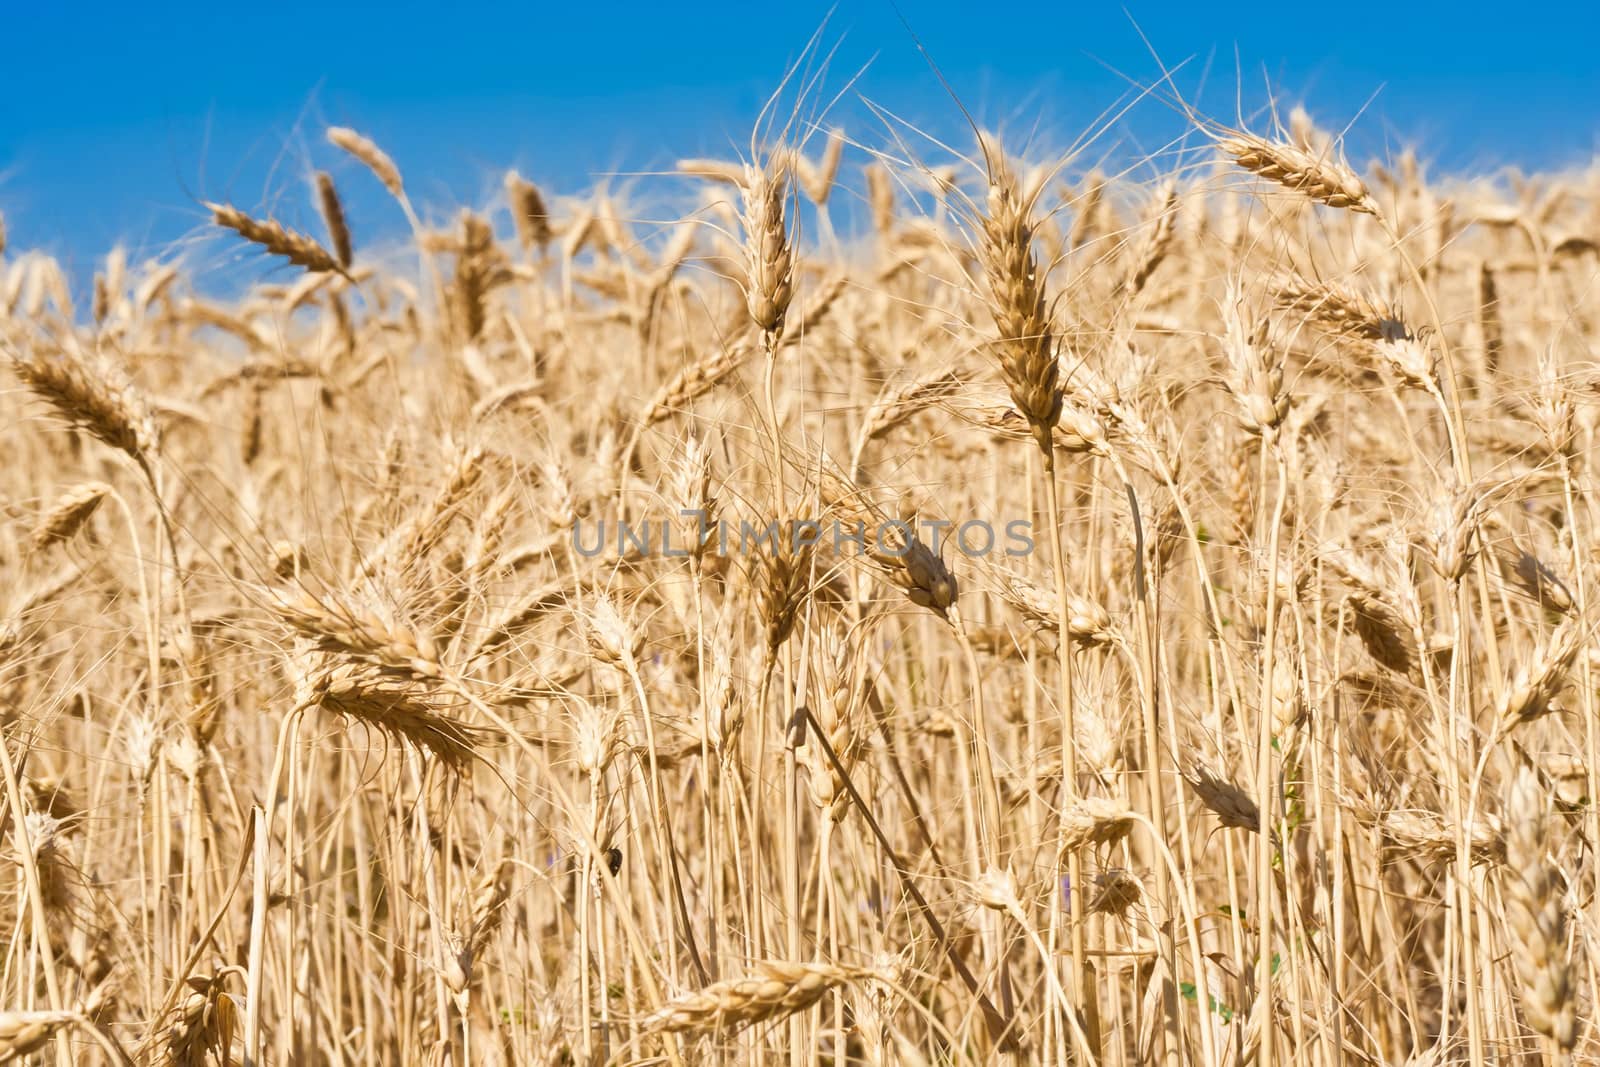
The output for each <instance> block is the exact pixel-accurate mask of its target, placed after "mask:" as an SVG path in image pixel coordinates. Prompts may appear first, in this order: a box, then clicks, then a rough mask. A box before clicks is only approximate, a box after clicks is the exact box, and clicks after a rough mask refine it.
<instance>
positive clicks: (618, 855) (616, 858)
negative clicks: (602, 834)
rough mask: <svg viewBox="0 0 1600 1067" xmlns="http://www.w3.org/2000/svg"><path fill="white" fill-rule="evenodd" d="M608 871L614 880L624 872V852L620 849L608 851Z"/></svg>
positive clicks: (609, 849)
mask: <svg viewBox="0 0 1600 1067" xmlns="http://www.w3.org/2000/svg"><path fill="white" fill-rule="evenodd" d="M606 870H608V871H610V872H611V876H612V877H613V878H614V877H616V876H617V874H618V873H619V872H620V871H621V870H622V850H621V849H620V848H608V849H606Z"/></svg>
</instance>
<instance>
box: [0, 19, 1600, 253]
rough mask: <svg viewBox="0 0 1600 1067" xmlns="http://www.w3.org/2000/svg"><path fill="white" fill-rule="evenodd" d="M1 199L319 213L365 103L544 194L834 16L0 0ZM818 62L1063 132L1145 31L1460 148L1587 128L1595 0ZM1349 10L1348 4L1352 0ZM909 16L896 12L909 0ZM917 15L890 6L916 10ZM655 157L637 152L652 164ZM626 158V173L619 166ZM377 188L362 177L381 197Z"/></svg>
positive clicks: (1376, 136)
mask: <svg viewBox="0 0 1600 1067" xmlns="http://www.w3.org/2000/svg"><path fill="white" fill-rule="evenodd" d="M0 7H3V8H4V9H5V10H4V14H3V16H0V32H3V34H4V37H5V40H4V43H3V45H0V55H3V56H4V64H3V68H0V69H3V70H4V84H5V91H4V92H0V213H3V214H4V215H5V217H6V221H7V225H8V228H9V229H10V231H11V235H12V242H13V244H14V245H16V246H19V247H33V246H43V247H46V248H48V249H50V250H52V251H54V252H56V253H57V254H59V255H62V256H64V257H66V258H67V259H68V260H69V261H71V262H72V264H73V268H74V271H75V272H77V271H82V270H83V269H84V268H85V267H86V266H87V263H88V260H89V259H90V257H93V256H95V255H98V254H99V253H101V252H103V251H104V250H105V249H106V248H108V247H109V246H110V245H111V244H112V243H113V242H115V241H119V240H120V241H122V242H124V243H125V244H127V245H128V246H129V248H130V249H131V250H132V251H133V252H134V253H135V254H136V255H148V254H153V253H154V252H156V251H159V250H160V249H161V248H163V247H166V246H167V245H169V244H170V243H171V242H173V241H176V240H180V239H182V238H184V237H185V236H186V235H193V234H195V233H197V232H199V230H200V228H201V224H202V222H203V220H204V214H203V212H202V211H201V210H200V209H199V207H198V206H197V202H198V200H200V199H229V200H232V201H233V202H235V203H237V204H239V205H240V206H243V207H248V208H251V209H260V208H263V207H266V206H270V207H271V208H272V209H273V210H274V211H275V212H277V213H279V214H281V215H283V216H284V217H285V218H286V221H291V222H293V221H295V220H299V221H301V222H302V223H303V224H304V225H306V226H307V227H308V228H309V227H314V226H315V222H314V215H313V214H312V213H311V210H310V208H309V206H308V205H309V203H310V200H309V198H308V197H307V196H306V195H305V192H304V184H303V182H304V179H305V176H306V175H307V173H308V172H309V170H310V169H311V168H312V167H313V166H324V167H326V166H330V165H333V166H334V169H335V173H336V174H338V175H339V176H340V182H341V185H342V186H344V187H345V188H346V190H347V197H348V196H349V195H350V191H351V190H353V189H354V187H355V186H356V185H357V183H358V182H359V181H360V179H359V178H358V177H357V176H356V175H355V174H353V173H352V172H351V171H350V169H349V164H348V161H345V160H343V159H342V157H340V156H339V155H338V153H336V152H334V151H333V150H332V149H330V148H328V147H327V146H326V145H324V144H323V143H322V141H321V137H320V132H321V129H322V128H323V127H324V126H325V125H327V124H330V123H336V124H344V125H350V126H354V127H356V128H358V129H360V130H362V131H363V132H365V133H367V134H369V135H371V136H372V137H373V138H374V139H376V140H377V141H378V142H379V143H380V144H381V145H383V146H384V147H385V149H387V150H388V151H389V153H390V154H391V155H392V156H394V158H395V159H396V160H397V162H398V163H399V164H400V166H401V168H402V169H403V170H404V171H405V173H406V176H407V184H408V186H409V187H411V188H412V189H414V190H416V193H417V198H418V199H419V200H420V201H422V202H423V203H424V204H428V205H432V206H433V207H434V208H435V209H437V210H440V211H442V210H444V209H445V208H446V207H448V206H449V205H452V204H458V203H462V202H473V201H481V200H483V199H485V198H486V197H487V196H488V195H490V193H491V192H492V191H493V190H494V189H495V188H497V187H498V184H499V178H500V175H501V174H502V173H503V170H504V168H505V167H507V166H512V165H514V166H517V167H519V168H520V169H521V170H522V171H523V172H524V173H525V174H527V175H528V176H529V177H531V178H533V179H534V180H535V181H537V182H539V183H540V184H541V185H543V186H545V187H546V188H547V189H549V190H551V191H554V192H578V191H581V190H583V189H584V188H587V187H588V186H589V185H590V184H591V182H592V180H593V177H594V176H596V175H601V174H605V173H615V172H632V171H648V170H652V169H662V168H667V167H670V165H671V162H672V160H674V159H676V158H678V157H680V156H684V155H693V154H703V153H713V154H718V153H720V154H724V155H725V154H727V149H728V146H729V145H730V143H733V142H739V143H745V142H747V140H748V131H749V127H750V122H751V120H752V118H753V117H754V115H755V114H756V112H757V111H758V109H759V107H760V105H761V103H762V101H763V100H764V98H765V97H766V96H767V94H768V93H769V92H770V91H771V90H772V89H773V88H774V87H775V85H776V84H777V82H778V81H779V79H780V78H781V77H782V75H783V73H784V71H785V70H786V69H787V68H788V66H789V65H790V64H791V63H792V62H793V60H794V59H795V58H796V56H797V55H798V54H799V53H800V52H801V50H802V48H803V47H804V45H805V43H806V41H807V40H808V39H809V38H810V37H811V35H812V33H813V32H814V31H815V30H816V29H817V28H818V26H819V25H821V24H822V22H823V19H824V18H825V17H828V13H829V5H826V4H817V3H808V2H795V3H789V4H778V5H758V4H740V5H734V4H720V3H717V4H712V3H707V4H700V5H693V4H681V3H672V2H658V3H648V4H644V3H631V2H630V3H598V2H589V3H581V2H580V3H565V4H560V5H552V6H544V5H538V4H533V3H521V4H510V3H505V4H501V3H482V4H477V5H445V4H419V3H410V2H405V0H394V2H389V3H381V4H379V3H355V2H345V3H335V2H327V3H320V4H315V5H313V4H305V3H299V2H295V0H279V2H276V3H271V4H260V5H253V6H250V7H248V8H247V7H246V6H245V5H233V4H224V3H215V2H212V3H206V4H188V3H170V4H163V3H159V2H153V3H150V4H108V3H103V2H100V0H81V2H79V3H56V4H47V3H33V2H28V0H0ZM832 10H833V13H832V15H831V18H829V21H828V22H827V25H826V27H825V29H824V31H823V35H824V40H825V41H826V42H827V44H828V45H829V46H830V47H835V46H836V50H835V52H834V56H833V59H832V62H831V65H830V68H829V73H828V76H827V78H826V79H825V82H824V86H825V88H826V89H828V90H834V91H836V90H839V89H842V88H844V87H845V86H846V84H847V83H848V82H849V81H850V79H851V77H852V76H853V75H855V74H856V73H857V72H860V71H862V70H863V68H865V69H864V73H862V74H861V76H860V78H859V80H858V81H857V82H856V83H855V86H854V90H853V91H852V93H851V95H850V97H849V99H847V100H846V102H845V103H843V104H842V105H841V107H840V109H839V111H838V112H837V113H836V114H837V115H838V116H839V117H840V119H841V121H842V122H843V123H844V124H845V126H846V128H847V130H848V132H849V133H850V134H851V135H852V136H853V137H857V138H859V139H861V140H862V141H864V142H867V143H873V144H884V143H886V142H887V140H888V135H887V132H886V130H885V128H884V127H883V125H882V123H881V122H879V121H878V120H875V119H871V118H870V117H869V116H868V112H867V111H866V110H865V109H864V108H863V107H862V106H861V105H860V103H859V100H858V99H857V95H858V94H859V96H864V97H866V98H868V99H870V100H872V101H873V102H875V103H878V104H881V105H882V106H884V107H886V108H888V109H890V110H892V111H893V112H895V113H896V114H898V115H901V116H904V117H906V118H908V119H911V120H915V121H917V122H918V123H919V124H922V125H924V126H926V127H927V128H930V129H934V130H939V131H953V130H955V129H956V128H957V127H956V125H955V124H956V122H958V120H959V113H958V112H957V111H956V109H955V106H954V104H953V102H952V101H951V99H950V98H949V97H948V96H947V95H946V94H945V92H944V90H943V89H942V88H941V86H940V85H939V83H938V81H937V79H936V78H935V77H934V75H933V74H932V73H931V72H930V70H929V68H928V66H927V64H926V62H925V61H924V60H923V58H922V57H921V56H920V55H919V53H918V52H917V50H916V47H915V44H914V41H913V37H912V33H913V32H914V33H915V34H916V35H917V36H918V37H920V38H921V40H922V42H923V44H924V45H925V46H926V48H927V49H928V51H929V53H930V54H931V56H932V58H933V59H934V60H935V61H936V62H937V63H938V64H939V65H940V67H941V68H942V70H943V71H944V73H945V75H946V76H947V77H948V78H949V81H950V83H951V86H952V88H953V89H954V91H955V93H956V94H957V95H958V96H959V97H960V98H961V100H962V101H963V102H964V103H965V104H967V105H968V106H969V107H970V108H971V109H972V110H973V111H974V112H975V113H977V114H978V115H979V116H980V117H981V118H983V119H985V120H986V121H988V122H989V123H990V124H993V125H999V126H1004V127H1007V128H1010V129H1018V128H1021V129H1024V130H1038V131H1040V137H1041V139H1042V140H1044V141H1046V142H1050V143H1059V144H1066V143H1069V142H1070V141H1071V140H1072V139H1073V137H1074V136H1075V135H1076V134H1077V133H1078V132H1080V131H1081V130H1083V129H1084V128H1085V127H1087V126H1088V125H1089V124H1090V122H1091V121H1092V120H1093V117H1094V116H1095V115H1096V114H1097V113H1099V112H1100V111H1101V110H1103V109H1104V108H1106V107H1108V106H1110V105H1112V104H1113V103H1114V102H1115V101H1116V100H1117V99H1118V97H1119V95H1120V94H1122V93H1123V92H1125V91H1126V90H1127V87H1128V85H1129V81H1128V80H1127V79H1133V80H1138V81H1141V82H1144V83H1148V82H1150V81H1153V80H1155V78H1156V77H1157V76H1158V73H1159V67H1158V66H1157V64H1156V60H1155V59H1154V58H1152V56H1151V54H1150V52H1149V51H1148V50H1147V47H1146V44H1145V43H1144V42H1143V41H1142V40H1141V37H1140V32H1141V31H1142V32H1143V33H1144V34H1145V35H1146V36H1148V38H1149V40H1150V45H1151V46H1153V48H1154V49H1155V50H1156V51H1157V52H1158V53H1159V55H1160V57H1161V59H1162V60H1163V61H1164V62H1165V63H1167V64H1168V65H1169V66H1171V65H1176V64H1178V63H1180V62H1183V61H1186V60H1187V61H1188V65H1187V66H1186V67H1185V68H1184V69H1183V71H1182V72H1181V74H1180V76H1179V79H1178V81H1179V84H1180V86H1181V87H1182V88H1183V90H1184V92H1185V94H1186V95H1187V96H1190V97H1191V98H1193V97H1194V96H1195V95H1196V93H1197V92H1198V91H1199V89H1200V87H1201V85H1202V78H1201V75H1202V72H1203V71H1206V70H1207V69H1209V74H1208V75H1206V77H1205V79H1204V91H1203V93H1202V94H1200V95H1199V100H1200V102H1201V104H1202V105H1203V107H1204V108H1205V109H1206V110H1207V111H1208V112H1209V113H1211V114H1213V115H1217V116H1219V117H1224V118H1231V117H1232V115H1233V113H1234V109H1235V103H1234V101H1235V93H1236V90H1238V89H1239V88H1240V86H1241V84H1242V85H1243V89H1244V98H1245V100H1246V106H1247V109H1248V108H1249V107H1250V106H1252V105H1255V106H1258V105H1259V104H1260V102H1261V101H1262V99H1263V98H1264V92H1263V90H1264V87H1265V86H1268V85H1270V86H1271V87H1272V88H1273V90H1274V91H1275V92H1276V93H1278V94H1279V96H1280V99H1281V100H1282V102H1283V106H1284V110H1285V112H1286V111H1287V109H1288V106H1290V105H1292V104H1293V103H1296V102H1301V101H1304V102H1305V103H1306V104H1307V105H1308V106H1309V108H1310V110H1311V111H1312V113H1313V114H1314V115H1315V116H1316V117H1317V118H1318V120H1319V122H1321V123H1322V124H1323V125H1325V126H1330V127H1335V128H1337V127H1341V126H1343V125H1344V124H1346V123H1347V122H1349V121H1350V120H1351V119H1352V118H1353V117H1355V116H1356V115H1357V113H1358V112H1362V109H1363V107H1365V108H1366V110H1365V111H1364V112H1363V113H1361V115H1360V118H1359V120H1358V121H1357V123H1356V126H1355V129H1354V131H1353V133H1352V140H1351V144H1352V151H1351V154H1352V157H1353V158H1355V159H1357V160H1359V159H1360V158H1361V157H1362V152H1363V151H1371V152H1376V153H1380V154H1381V153H1385V152H1389V151H1393V150H1394V149H1395V148H1396V147H1397V146H1398V145H1400V144H1403V143H1407V142H1411V143H1416V144H1417V145H1419V147H1420V148H1421V150H1422V152H1423V154H1424V156H1425V157H1426V158H1430V159H1432V160H1434V161H1436V165H1437V166H1440V167H1445V168H1447V169H1451V170H1457V171H1470V170H1484V169H1492V168H1493V167H1495V166H1498V165H1502V164H1516V165H1520V166H1522V167H1524V168H1527V169H1533V168H1536V167H1539V166H1568V165H1574V164H1583V163H1587V162H1588V161H1589V160H1590V159H1591V158H1592V157H1593V155H1594V153H1595V151H1596V148H1597V145H1600V59H1597V55H1600V49H1597V48H1596V43H1597V42H1600V15H1597V14H1596V12H1595V6H1594V5H1592V4H1577V3H1529V4H1526V5H1521V6H1513V7H1510V8H1508V7H1506V6H1505V5H1504V4H1499V5H1494V6H1492V7H1488V6H1484V7H1478V6H1475V5H1472V4H1465V3H1456V4H1418V3H1405V2H1402V3H1393V4H1383V5H1372V6H1370V7H1354V8H1350V7H1345V8H1330V7H1328V6H1326V5H1307V4H1293V3H1284V2H1282V0H1276V2H1274V3H1271V4H1266V3H1254V2H1251V3H1233V4H1228V3H1212V2H1202V0H1192V2H1189V3H1183V4H1157V3H1146V2H1141V0H1129V2H1128V4H1127V8H1126V10H1125V9H1124V7H1123V6H1122V5H1121V4H1093V3H1089V4H1081V3H1080V4H1073V3H1056V4H1051V5H1048V6H1041V7H1039V8H1037V9H1036V10H1032V11H1029V10H1028V9H1027V7H1026V5H1016V4H1003V5H1002V4H987V3H962V4H958V3H953V2H943V0H899V3H898V6H896V5H894V4H891V3H888V2H886V0H840V3H838V5H837V6H836V7H834V8H833V9H832ZM1346 12H1348V14H1346ZM902 17H903V18H904V22H902ZM907 25H909V27H910V28H909V29H908V28H907ZM1181 128H1182V124H1181V122H1179V121H1178V119H1177V116H1176V115H1175V113H1174V112H1173V111H1172V110H1171V109H1170V108H1168V107H1167V106H1166V105H1164V104H1161V103H1158V102H1153V101H1151V102H1146V103H1145V104H1144V105H1141V107H1140V109H1139V110H1138V112H1136V116H1135V117H1134V118H1133V119H1131V120H1130V121H1129V123H1128V124H1127V125H1126V126H1125V127H1124V128H1122V129H1119V130H1118V131H1117V137H1116V140H1117V141H1118V143H1120V144H1121V146H1122V148H1123V150H1124V151H1125V152H1138V151H1140V150H1143V151H1150V152H1153V151H1155V150H1157V149H1159V148H1160V147H1161V144H1162V142H1163V141H1165V140H1166V139H1168V138H1170V137H1171V136H1172V135H1173V132H1174V131H1176V130H1181ZM649 181H650V179H648V178H645V179H638V182H642V183H645V184H647V183H648V182H649ZM636 184H637V183H636ZM379 210H381V208H380V207H379V206H377V205H372V206H370V208H369V207H367V206H364V205H360V204H358V210H357V211H356V212H355V214H356V218H355V219H354V220H353V221H354V223H355V224H356V226H357V233H358V238H359V236H360V235H361V232H362V227H363V223H364V222H367V221H368V220H364V219H363V218H362V215H363V214H366V213H368V212H369V211H370V212H371V213H372V218H371V220H370V224H371V225H373V226H378V227H381V226H387V225H393V224H394V223H395V221H396V220H393V219H389V218H387V217H385V218H384V219H383V220H382V221H380V220H379V219H378V217H377V214H376V213H377V212H378V211H379Z"/></svg>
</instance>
